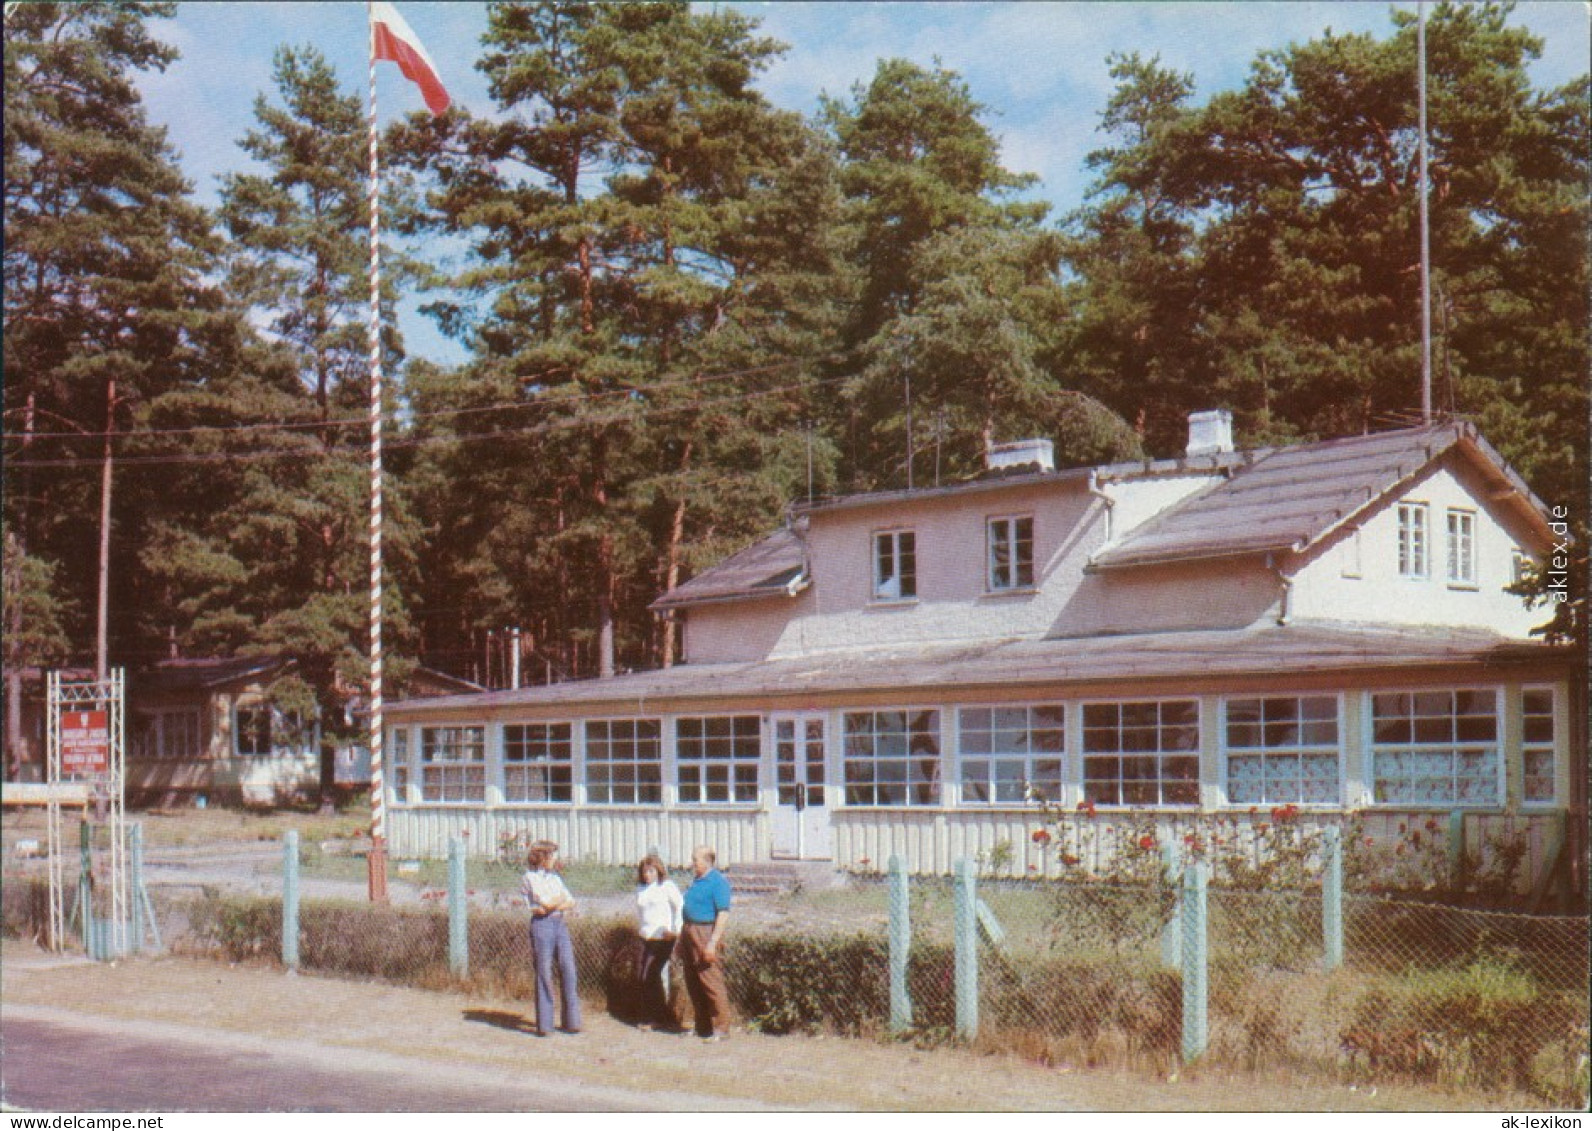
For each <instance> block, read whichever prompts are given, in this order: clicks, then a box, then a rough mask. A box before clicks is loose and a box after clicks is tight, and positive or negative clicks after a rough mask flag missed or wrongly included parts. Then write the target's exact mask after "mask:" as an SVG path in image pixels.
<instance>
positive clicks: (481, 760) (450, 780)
mask: <svg viewBox="0 0 1592 1131" xmlns="http://www.w3.org/2000/svg"><path fill="white" fill-rule="evenodd" d="M472 731H473V732H476V735H477V737H475V738H474V739H473V740H471V739H466V741H463V742H458V741H450V742H447V743H440V742H437V741H436V740H434V739H433V737H432V736H433V735H434V734H443V733H447V734H450V735H452V736H454V737H455V739H457V738H459V737H464V736H466V735H468V734H469V733H470V732H472ZM455 748H457V749H461V750H465V751H468V750H471V749H474V750H475V751H477V752H478V753H479V757H477V758H452V757H449V758H437V757H435V754H436V753H437V752H438V751H439V750H452V749H455ZM418 753H419V755H420V763H419V765H420V773H419V775H418V777H419V785H420V800H421V801H422V802H423V803H425V804H427V805H485V804H486V789H487V725H486V724H485V723H437V724H434V725H429V726H422V727H421V728H420V745H419V751H418ZM432 771H436V772H435V773H433V772H432ZM433 781H435V784H433ZM449 793H458V794H459V795H460V796H457V797H450V796H448V794H449Z"/></svg>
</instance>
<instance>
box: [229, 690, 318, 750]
mask: <svg viewBox="0 0 1592 1131" xmlns="http://www.w3.org/2000/svg"><path fill="white" fill-rule="evenodd" d="M245 712H247V713H249V714H250V715H253V714H255V713H257V712H264V713H265V716H266V741H267V742H268V743H269V746H268V748H267V749H265V750H244V749H243V746H242V741H241V740H242V738H243V732H244V724H243V715H244V713H245ZM257 734H258V732H256V735H257ZM318 746H319V743H318V742H316V741H315V728H314V727H312V726H311V727H307V726H306V724H305V722H304V720H303V719H302V718H301V717H300V716H299V715H298V714H297V713H294V714H289V713H287V712H285V711H283V710H282V709H281V708H279V707H277V706H276V705H275V704H273V703H269V702H267V701H265V700H263V699H256V700H251V701H249V702H246V703H234V704H233V706H232V754H233V756H234V757H237V758H293V757H298V756H300V755H305V754H309V753H312V752H314V751H315V750H316V748H317V747H318Z"/></svg>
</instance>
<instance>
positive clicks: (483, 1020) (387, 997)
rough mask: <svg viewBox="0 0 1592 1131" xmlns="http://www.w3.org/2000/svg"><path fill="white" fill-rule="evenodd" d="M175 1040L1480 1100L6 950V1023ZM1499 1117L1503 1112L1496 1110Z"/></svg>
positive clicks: (1109, 1101) (512, 1061) (793, 1073)
mask: <svg viewBox="0 0 1592 1131" xmlns="http://www.w3.org/2000/svg"><path fill="white" fill-rule="evenodd" d="M14 1006H20V1007H23V1010H22V1011H23V1012H33V1013H35V1014H37V1013H38V1011H45V1012H47V1013H50V1014H57V1015H62V1016H64V1015H71V1016H72V1017H73V1018H75V1019H76V1020H78V1021H82V1020H84V1019H97V1020H98V1022H99V1023H101V1024H103V1025H105V1026H107V1027H115V1028H117V1029H118V1030H119V1031H123V1032H136V1031H137V1030H138V1029H139V1028H140V1027H144V1028H147V1029H148V1030H150V1032H151V1033H161V1032H164V1033H171V1032H174V1031H177V1030H180V1031H182V1032H184V1033H185V1034H188V1035H190V1036H204V1035H208V1039H209V1040H211V1041H213V1042H215V1043H217V1044H222V1043H225V1042H228V1041H236V1040H238V1039H241V1038H245V1037H246V1038H248V1039H250V1040H253V1041H256V1042H265V1043H266V1044H267V1045H270V1046H275V1047H284V1048H291V1049H292V1051H293V1052H294V1053H295V1054H296V1055H302V1056H313V1057H316V1058H317V1059H320V1060H322V1061H323V1062H324V1063H327V1064H335V1063H336V1062H337V1061H338V1059H339V1058H340V1057H344V1058H347V1057H357V1056H368V1055H371V1054H387V1055H392V1056H402V1057H405V1058H409V1059H410V1060H411V1061H419V1062H423V1063H424V1064H426V1065H434V1066H435V1072H436V1073H437V1077H436V1078H438V1079H446V1078H447V1077H448V1074H449V1073H457V1072H458V1071H460V1070H461V1069H469V1070H472V1071H478V1070H484V1071H488V1072H492V1071H501V1072H503V1073H508V1074H514V1073H525V1072H527V1071H532V1070H533V1071H535V1072H537V1073H547V1074H553V1075H556V1076H558V1077H559V1078H561V1079H562V1080H563V1081H564V1082H565V1083H579V1082H584V1084H586V1085H587V1086H589V1087H590V1088H592V1089H593V1090H594V1094H597V1093H603V1094H611V1093H613V1092H614V1091H615V1090H618V1091H620V1092H624V1093H630V1094H641V1095H645V1096H650V1097H656V1098H657V1100H658V1106H659V1107H660V1108H670V1109H677V1110H693V1109H705V1108H709V1107H721V1106H723V1105H725V1104H729V1105H730V1106H738V1105H739V1104H743V1103H744V1104H745V1105H747V1106H749V1107H751V1106H755V1107H759V1108H766V1107H774V1108H797V1109H808V1110H843V1111H956V1110H962V1111H967V1110H975V1111H999V1110H1005V1111H1241V1110H1247V1111H1388V1110H1396V1111H1476V1110H1482V1109H1483V1105H1484V1104H1485V1103H1486V1101H1484V1100H1481V1099H1479V1098H1477V1097H1467V1096H1462V1095H1452V1094H1443V1093H1436V1092H1430V1091H1425V1090H1415V1089H1399V1088H1381V1089H1379V1090H1370V1089H1351V1088H1349V1087H1347V1086H1330V1087H1323V1086H1317V1085H1308V1084H1300V1083H1298V1082H1295V1081H1288V1080H1282V1079H1257V1078H1254V1077H1244V1078H1233V1077H1229V1076H1227V1075H1225V1074H1217V1073H1214V1072H1213V1073H1204V1072H1200V1071H1198V1070H1193V1071H1184V1072H1183V1073H1181V1074H1179V1075H1178V1076H1177V1077H1175V1078H1170V1079H1154V1078H1149V1077H1145V1076H1141V1075H1123V1074H1117V1073H1113V1072H1105V1071H1086V1070H1077V1069H1071V1068H1066V1067H1061V1068H1044V1067H1039V1066H1036V1065H1032V1064H1026V1063H1023V1062H1022V1061H1020V1060H1018V1059H1017V1058H1015V1057H1009V1056H984V1055H980V1054H978V1053H976V1052H971V1051H967V1050H961V1049H947V1048H940V1049H932V1050H922V1049H915V1048H912V1047H908V1046H903V1045H895V1044H889V1043H885V1042H871V1041H860V1040H840V1039H836V1038H825V1037H819V1036H779V1037H774V1036H765V1035H761V1034H756V1033H747V1032H738V1033H736V1034H735V1035H734V1036H733V1037H732V1038H731V1039H730V1040H729V1041H727V1042H725V1043H723V1044H718V1045H702V1044H700V1043H699V1042H697V1041H695V1040H693V1039H691V1038H685V1037H676V1036H670V1035H664V1034H658V1033H648V1032H642V1031H640V1030H637V1029H634V1028H632V1027H630V1026H628V1025H624V1024H620V1023H618V1022H616V1021H613V1020H611V1019H609V1018H607V1017H603V1016H601V1015H593V1016H589V1017H588V1019H587V1029H586V1032H585V1034H583V1035H582V1036H579V1037H574V1038H567V1039H556V1040H552V1041H538V1040H536V1039H535V1038H532V1037H529V1036H527V1035H526V1034H525V1033H524V1032H523V1031H522V1030H521V1027H520V1026H521V1025H522V1024H523V1022H524V1013H525V1009H526V1005H525V1003H523V1002H513V1001H497V1000H492V999H489V998H468V997H463V996H459V995H452V994H444V993H433V992H428V991H422V990H411V989H404V988H398V987H392V986H384V985H376V984H371V983H361V982H345V981H337V980H333V979H328V978H321V977H316V976H313V975H302V974H292V973H288V972H286V971H283V970H281V969H278V968H271V967H248V966H229V965H224V964H220V963H213V962H206V961H201V960H196V959H189V958H177V957H164V958H135V959H128V960H123V961H120V962H116V963H111V964H99V963H88V962H86V961H83V960H81V959H72V958H63V957H60V956H56V955H51V954H48V953H45V952H43V951H40V950H38V949H37V948H35V947H33V946H31V945H30V944H26V943H20V942H17V941H15V940H9V939H8V940H5V942H4V944H3V946H0V1008H10V1007H14ZM1494 1103H1496V1101H1494Z"/></svg>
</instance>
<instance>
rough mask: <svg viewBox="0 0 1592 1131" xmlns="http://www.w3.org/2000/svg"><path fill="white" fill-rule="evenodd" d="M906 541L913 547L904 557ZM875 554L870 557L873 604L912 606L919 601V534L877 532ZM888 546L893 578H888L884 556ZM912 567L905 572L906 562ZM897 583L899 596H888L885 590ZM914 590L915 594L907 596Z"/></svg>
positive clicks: (900, 530)
mask: <svg viewBox="0 0 1592 1131" xmlns="http://www.w3.org/2000/svg"><path fill="white" fill-rule="evenodd" d="M903 539H905V540H907V541H909V542H910V543H911V545H910V546H909V547H908V553H906V554H902V552H901V544H902V540H903ZM869 541H870V545H871V546H872V552H871V555H870V562H871V564H870V566H869V576H870V578H871V579H872V584H871V586H870V588H869V590H868V593H869V597H868V600H869V603H870V604H875V605H899V604H910V603H912V602H914V601H916V600H917V599H918V538H917V530H916V529H914V528H911V527H905V526H896V527H891V528H890V529H888V530H875V531H874V532H873V534H872V536H871V538H870V540H869ZM886 545H888V546H889V551H890V568H891V570H893V571H894V572H893V574H892V575H891V576H890V577H886V576H885V574H884V571H883V569H882V566H883V565H884V555H883V553H882V550H883V549H884V547H885V546H886ZM903 561H906V562H907V563H909V564H910V566H911V568H910V569H903V568H902V562H903ZM892 580H893V581H895V582H896V592H895V593H893V594H890V593H885V592H883V590H884V589H885V587H886V586H887V585H888V584H889V583H890V582H891V581H892ZM908 589H910V590H911V592H907V590H908Z"/></svg>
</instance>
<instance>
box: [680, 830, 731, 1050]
mask: <svg viewBox="0 0 1592 1131" xmlns="http://www.w3.org/2000/svg"><path fill="white" fill-rule="evenodd" d="M717 862H718V856H717V854H716V853H715V852H714V851H713V850H712V849H711V848H709V847H708V846H707V845H705V844H699V845H697V846H696V847H695V848H694V849H692V850H691V871H693V872H695V873H696V879H694V880H692V881H691V886H690V887H688V888H687V889H686V892H685V909H684V919H685V930H683V931H682V932H681V933H680V944H679V948H678V949H677V950H676V952H675V954H676V957H678V958H679V959H680V965H681V967H682V969H683V970H684V972H685V988H686V992H687V993H689V994H690V995H691V1011H692V1013H693V1015H694V1016H695V1018H696V1035H697V1036H699V1037H701V1038H702V1039H703V1040H704V1041H722V1040H723V1039H724V1038H725V1037H727V1036H729V1030H730V994H729V990H728V989H727V988H726V987H725V985H724V970H723V967H721V966H720V964H719V957H720V953H719V952H720V948H721V947H722V946H723V944H724V928H725V925H726V924H727V923H728V921H729V917H730V881H729V880H727V879H726V878H725V877H724V873H723V872H721V871H719V870H718V868H716V867H714V865H715V864H716V863H717Z"/></svg>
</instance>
